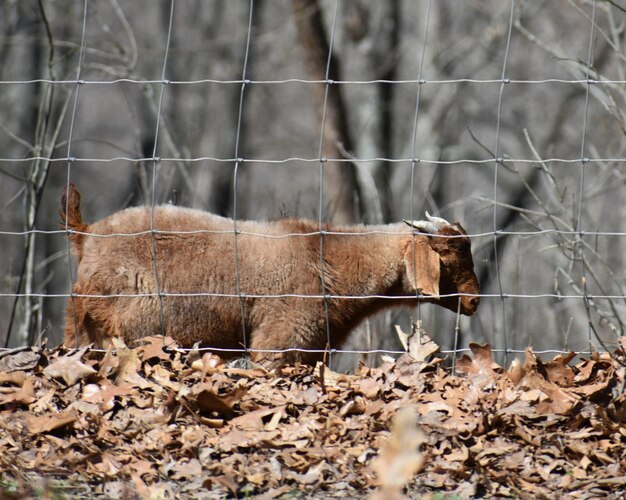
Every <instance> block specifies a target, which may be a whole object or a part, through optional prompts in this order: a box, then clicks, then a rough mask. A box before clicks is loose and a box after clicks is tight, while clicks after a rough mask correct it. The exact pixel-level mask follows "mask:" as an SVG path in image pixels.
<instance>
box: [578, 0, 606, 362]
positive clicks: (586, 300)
mask: <svg viewBox="0 0 626 500" xmlns="http://www.w3.org/2000/svg"><path fill="white" fill-rule="evenodd" d="M596 4H597V0H593V4H592V11H591V20H590V24H591V27H590V30H589V46H588V48H587V62H586V68H585V79H586V80H587V84H586V87H585V104H584V112H583V123H582V131H581V140H580V167H579V176H580V182H579V185H578V214H577V217H576V232H577V233H578V234H577V240H576V247H577V254H578V258H579V259H580V273H581V281H582V290H583V304H584V306H585V311H586V313H587V337H588V342H589V355H590V356H591V353H592V352H593V345H592V332H593V322H592V319H591V310H590V297H589V293H588V289H587V269H586V268H587V263H586V260H585V248H584V244H583V238H584V228H583V205H584V200H585V170H586V168H587V165H588V162H587V160H586V158H585V153H586V149H587V144H586V142H587V118H588V116H589V94H590V92H591V85H592V84H593V83H592V81H591V79H590V76H591V66H592V65H593V47H594V43H593V41H594V35H595V26H596ZM596 338H597V340H598V342H600V343H601V344H602V340H601V339H600V337H598V336H596Z"/></svg>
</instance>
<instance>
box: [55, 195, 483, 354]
mask: <svg viewBox="0 0 626 500" xmlns="http://www.w3.org/2000/svg"><path fill="white" fill-rule="evenodd" d="M66 207H67V208H68V209H69V210H68V214H67V215H68V216H67V218H66V217H65V211H66ZM61 215H62V219H63V223H64V227H65V224H67V227H69V228H70V229H71V230H73V231H79V232H80V233H87V234H77V233H75V232H72V233H71V241H72V250H73V254H74V256H75V257H76V261H77V264H78V276H77V279H76V283H75V284H74V287H73V292H74V293H75V294H79V295H80V296H77V297H75V298H74V299H73V300H71V301H70V302H69V304H68V308H67V316H66V330H65V344H66V345H67V346H72V347H73V346H76V345H77V344H78V345H86V344H90V343H93V344H95V345H97V346H102V345H106V344H108V343H109V341H110V339H111V338H112V337H116V336H117V337H121V338H123V339H125V340H126V341H131V340H134V339H139V338H142V337H145V336H149V335H158V334H161V333H164V334H166V335H169V336H170V337H172V338H174V339H175V340H176V341H177V342H178V343H179V344H181V345H183V346H191V345H193V344H194V343H196V342H201V343H202V344H203V345H206V346H211V347H220V348H241V347H242V346H244V344H245V345H246V346H247V347H249V348H252V349H286V348H293V347H295V348H303V349H306V348H308V349H324V348H325V347H326V346H327V325H326V313H325V307H324V301H323V300H322V299H321V298H301V297H284V296H281V297H256V295H268V294H269V295H272V296H276V295H285V294H295V295H318V296H319V295H321V294H322V284H321V275H320V236H319V234H318V233H317V232H318V230H319V226H318V224H317V223H316V222H312V221H305V220H281V221H278V222H269V223H262V222H250V221H240V222H237V230H238V231H240V232H241V234H239V235H238V236H237V256H238V269H239V287H238V285H237V272H236V269H237V266H236V265H235V246H234V245H235V236H234V225H233V224H234V223H233V220H231V219H226V218H223V217H219V216H217V215H213V214H209V213H206V212H201V211H198V210H191V209H187V208H179V207H174V206H159V207H156V208H155V209H154V228H155V229H157V230H158V233H156V234H154V235H153V234H151V233H150V219H151V211H150V209H149V208H147V207H136V208H129V209H126V210H123V211H121V212H117V213H115V214H113V215H111V216H109V217H106V218H105V219H103V220H101V221H99V222H96V223H94V224H91V225H85V224H84V223H83V221H82V216H81V213H80V195H79V193H78V191H77V189H76V188H75V186H74V185H71V186H70V189H69V192H68V193H64V195H63V200H62V214H61ZM324 229H325V231H330V232H347V233H350V234H348V235H339V234H325V235H324V237H323V255H324V262H323V272H324V275H323V277H324V286H325V293H326V294H328V295H332V296H342V295H350V296H367V295H379V296H383V298H363V299H361V298H335V297H333V298H329V299H328V320H329V325H328V326H329V329H330V334H331V336H332V337H331V339H332V347H337V346H339V345H340V344H341V343H342V342H343V341H344V340H345V338H346V336H347V335H348V333H349V332H350V331H351V330H352V329H353V328H354V327H355V326H356V325H357V324H358V323H359V322H360V321H362V320H363V319H364V318H366V317H367V316H369V315H371V314H373V313H375V312H377V311H379V310H381V309H383V308H385V307H390V306H396V305H407V304H416V302H417V298H416V294H418V293H419V294H423V295H427V296H428V297H425V298H420V300H421V301H424V302H433V303H436V304H439V305H441V306H443V307H446V308H448V309H450V310H452V311H455V312H456V311H457V308H458V307H459V304H458V301H459V300H460V310H461V312H462V313H463V314H467V315H471V314H473V313H474V312H475V311H476V308H477V307H478V302H479V299H478V297H476V296H462V297H460V299H459V297H443V296H442V297H439V295H445V294H450V293H463V294H470V295H478V294H479V292H480V289H479V285H478V280H477V278H476V275H475V274H474V270H473V268H474V264H473V261H472V255H471V251H470V242H469V238H467V237H461V238H458V237H457V238H442V237H437V236H429V235H422V234H415V233H414V231H413V230H412V229H411V228H410V227H409V226H407V225H405V224H402V223H400V224H390V225H385V226H349V227H334V226H331V225H326V226H325V227H324ZM145 231H147V233H146V234H139V235H132V233H141V232H145ZM176 231H197V232H195V233H191V234H177V233H176ZM370 231H386V232H392V233H394V234H366V235H365V234H363V235H358V233H364V232H370ZM250 233H255V234H250ZM290 233H296V235H295V236H285V235H286V234H290ZM310 233H313V234H310ZM129 234H131V235H129ZM92 235H93V236H92ZM96 235H105V236H106V237H99V236H96ZM439 235H441V236H445V235H452V236H455V235H456V236H459V235H466V233H465V231H464V229H463V228H462V227H461V226H460V225H458V224H451V225H447V226H445V227H443V228H442V229H441V230H440V231H439ZM268 236H269V237H268ZM155 254H156V259H155ZM155 269H156V270H157V272H158V281H157V280H156V279H155V276H156V275H155ZM159 291H160V292H161V293H165V294H168V293H173V294H198V293H200V294H201V293H203V292H204V293H207V292H208V293H213V294H215V293H217V294H232V295H235V297H220V296H206V295H205V296H202V295H195V296H189V295H176V296H172V295H166V296H162V297H161V298H159V297H158V296H155V295H143V296H141V297H128V296H120V295H133V294H157V293H158V292H159ZM239 293H241V294H243V295H244V297H243V299H242V298H240V297H239V295H238V294H239ZM83 295H97V296H91V297H90V296H83ZM108 295H113V296H111V297H103V296H108ZM250 295H255V297H250ZM384 296H406V299H402V300H398V299H385V298H384ZM242 304H243V307H242ZM242 312H243V320H242ZM244 327H245V329H244ZM76 328H78V331H76ZM244 330H245V334H246V339H245V341H244V336H243V332H244ZM253 357H254V359H256V360H264V361H270V362H274V364H276V363H280V362H285V361H294V360H301V361H304V362H309V363H313V362H315V361H316V360H318V359H321V358H322V355H320V354H311V353H302V352H289V353H286V354H284V355H283V356H282V357H279V356H274V355H270V354H263V353H256V354H255V355H253Z"/></svg>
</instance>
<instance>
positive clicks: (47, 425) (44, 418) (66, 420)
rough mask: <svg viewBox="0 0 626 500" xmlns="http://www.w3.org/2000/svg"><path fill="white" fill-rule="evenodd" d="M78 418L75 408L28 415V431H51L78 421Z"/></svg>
mask: <svg viewBox="0 0 626 500" xmlns="http://www.w3.org/2000/svg"><path fill="white" fill-rule="evenodd" d="M77 418H78V416H77V414H76V412H75V411H74V410H69V411H64V412H61V413H48V414H45V415H41V416H35V415H30V416H28V417H27V425H28V432H30V433H31V434H42V433H45V432H50V431H53V430H55V429H60V428H62V427H66V426H68V425H69V424H72V423H74V422H76V420H77Z"/></svg>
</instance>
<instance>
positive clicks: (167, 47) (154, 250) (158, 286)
mask: <svg viewBox="0 0 626 500" xmlns="http://www.w3.org/2000/svg"><path fill="white" fill-rule="evenodd" d="M175 3H176V0H170V8H169V19H168V25H167V38H166V41H165V50H164V54H163V66H162V69H161V88H160V93H159V103H158V106H157V116H156V124H155V127H154V145H153V147H152V185H151V189H152V193H151V199H150V242H151V257H152V270H153V272H154V280H155V282H154V283H155V286H156V293H157V298H158V301H159V327H160V329H161V335H163V342H165V335H166V333H167V325H166V324H165V312H164V306H163V291H162V289H161V280H160V278H159V268H158V264H157V259H158V253H157V252H158V248H157V231H158V228H157V227H156V226H155V223H154V212H155V208H156V202H157V200H156V197H157V195H156V190H157V175H158V170H159V169H158V167H159V163H160V158H159V157H158V156H157V153H158V151H159V149H158V148H159V132H160V130H161V116H162V113H163V101H164V98H165V88H166V87H167V86H168V85H169V83H170V82H169V81H168V80H167V79H166V76H167V59H168V56H169V53H170V44H171V41H172V26H173V24H174V5H175Z"/></svg>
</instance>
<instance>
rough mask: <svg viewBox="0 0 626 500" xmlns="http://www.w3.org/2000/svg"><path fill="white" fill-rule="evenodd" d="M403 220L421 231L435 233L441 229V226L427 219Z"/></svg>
mask: <svg viewBox="0 0 626 500" xmlns="http://www.w3.org/2000/svg"><path fill="white" fill-rule="evenodd" d="M402 221H403V222H404V223H405V224H408V225H409V226H411V227H412V228H413V229H417V230H418V231H421V232H422V233H428V234H434V233H436V232H437V231H438V230H439V226H437V224H434V223H433V222H428V221H425V220H414V221H410V220H407V219H402Z"/></svg>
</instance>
